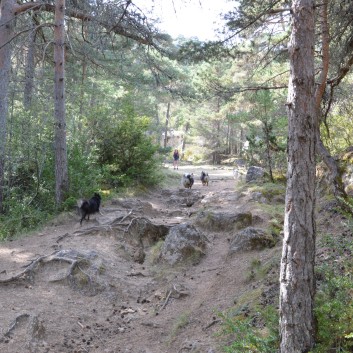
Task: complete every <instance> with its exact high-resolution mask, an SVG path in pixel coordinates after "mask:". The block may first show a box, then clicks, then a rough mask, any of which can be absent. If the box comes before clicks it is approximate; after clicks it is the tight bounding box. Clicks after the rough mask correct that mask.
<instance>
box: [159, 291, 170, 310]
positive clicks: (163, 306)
mask: <svg viewBox="0 0 353 353" xmlns="http://www.w3.org/2000/svg"><path fill="white" fill-rule="evenodd" d="M171 294H172V290H170V291H169V293H168V295H167V298H166V300H165V302H164V304H163V305H162V307H161V310H163V309H164V308H165V307H166V306H167V304H168V301H169V298H170V296H171Z"/></svg>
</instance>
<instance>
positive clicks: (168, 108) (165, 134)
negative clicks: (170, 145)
mask: <svg viewBox="0 0 353 353" xmlns="http://www.w3.org/2000/svg"><path fill="white" fill-rule="evenodd" d="M169 114H170V102H168V105H167V113H166V114H165V126H164V144H163V146H164V148H165V147H167V142H168V127H169Z"/></svg>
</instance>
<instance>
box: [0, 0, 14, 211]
mask: <svg viewBox="0 0 353 353" xmlns="http://www.w3.org/2000/svg"><path fill="white" fill-rule="evenodd" d="M14 5H15V3H14V0H2V1H1V3H0V6H1V17H0V212H3V211H4V205H3V202H4V193H5V159H6V125H7V118H8V113H9V112H8V109H9V108H8V93H9V91H8V88H9V82H10V69H11V43H10V40H11V39H12V36H13V26H14V18H15V13H14Z"/></svg>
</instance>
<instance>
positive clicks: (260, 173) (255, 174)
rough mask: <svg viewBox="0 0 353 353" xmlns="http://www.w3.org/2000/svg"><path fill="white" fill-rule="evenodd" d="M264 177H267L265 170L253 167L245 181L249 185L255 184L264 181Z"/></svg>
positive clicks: (250, 168)
mask: <svg viewBox="0 0 353 353" xmlns="http://www.w3.org/2000/svg"><path fill="white" fill-rule="evenodd" d="M264 175H265V170H264V168H261V167H256V166H251V167H249V169H248V171H247V173H246V178H245V181H246V182H247V183H251V182H255V181H257V180H261V179H263V177H264Z"/></svg>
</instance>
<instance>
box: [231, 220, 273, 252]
mask: <svg viewBox="0 0 353 353" xmlns="http://www.w3.org/2000/svg"><path fill="white" fill-rule="evenodd" d="M275 244H276V239H275V238H274V237H273V236H272V235H270V234H268V233H266V231H264V230H263V229H261V228H254V227H248V228H245V229H243V230H241V231H240V232H238V233H237V234H236V235H235V237H234V238H233V240H232V241H231V243H230V247H229V253H230V254H234V253H236V252H241V251H249V250H262V249H264V248H270V247H272V246H274V245H275Z"/></svg>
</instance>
